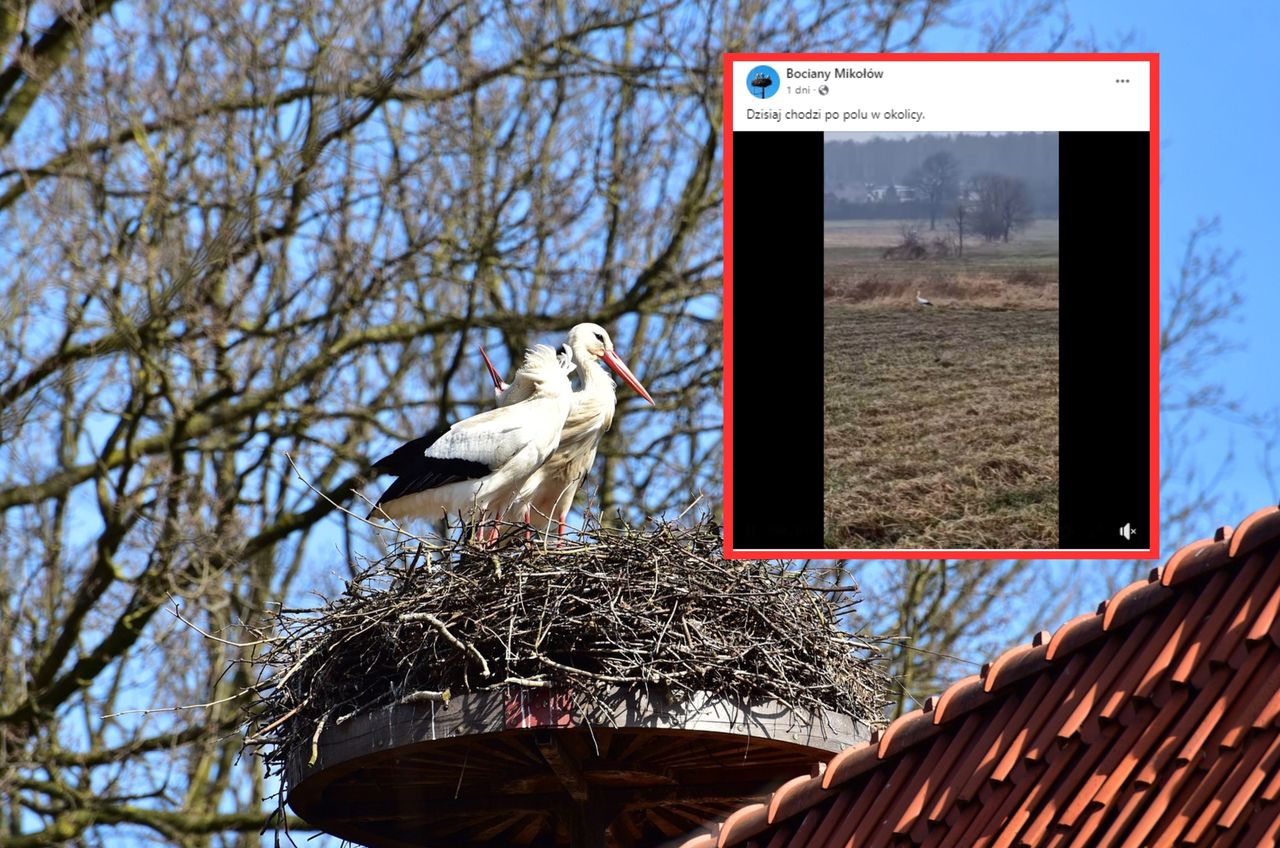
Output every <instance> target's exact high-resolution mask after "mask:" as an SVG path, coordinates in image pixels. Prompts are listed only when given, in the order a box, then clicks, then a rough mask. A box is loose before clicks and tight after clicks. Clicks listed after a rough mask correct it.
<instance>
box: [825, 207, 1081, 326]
mask: <svg viewBox="0 0 1280 848" xmlns="http://www.w3.org/2000/svg"><path fill="white" fill-rule="evenodd" d="M903 223H904V222H903V221H892V220H888V221H827V222H826V226H825V228H824V231H823V257H824V261H823V294H824V296H825V298H826V300H827V302H828V303H846V304H857V305H867V306H872V305H878V306H888V305H893V304H901V305H904V306H911V305H914V303H915V294H916V291H917V290H920V291H922V292H923V293H924V296H925V297H927V298H929V299H930V300H932V301H934V302H935V303H938V304H939V305H942V304H943V303H956V302H964V303H967V304H970V305H974V306H991V307H1004V308H1011V309H1021V308H1031V309H1052V308H1056V307H1057V305H1058V222H1057V220H1048V221H1037V222H1035V223H1034V224H1032V225H1031V226H1030V227H1029V228H1027V229H1026V230H1024V231H1023V232H1021V233H1018V234H1017V235H1016V236H1015V238H1014V239H1013V240H1012V241H1010V242H1008V243H1007V244H1006V243H1005V242H984V241H982V240H981V239H976V238H970V237H966V238H965V244H964V256H963V258H956V257H950V258H945V259H943V258H937V257H936V256H934V255H933V254H932V252H931V254H930V256H929V257H928V258H925V259H917V260H908V259H890V258H886V257H885V256H884V251H885V249H886V248H888V247H891V246H892V245H894V244H897V243H898V242H899V241H900V240H901V227H902V224H903ZM920 235H921V237H922V239H923V240H924V242H925V244H926V245H928V244H929V243H930V242H931V240H932V239H933V238H936V237H942V236H946V235H947V233H946V231H945V228H943V227H942V225H941V223H940V224H939V229H938V230H936V231H935V232H932V233H930V232H929V230H928V223H927V222H926V223H925V224H924V226H923V227H921V228H920Z"/></svg>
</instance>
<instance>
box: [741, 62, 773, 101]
mask: <svg viewBox="0 0 1280 848" xmlns="http://www.w3.org/2000/svg"><path fill="white" fill-rule="evenodd" d="M747 89H748V90H749V91H750V92H751V93H752V94H754V95H755V96H756V97H759V98H760V99H761V100H765V99H767V98H770V97H772V96H773V95H775V94H777V93H778V72H777V71H775V70H774V69H773V68H771V67H769V66H768V65H757V66H756V67H754V68H752V69H751V73H749V74H747Z"/></svg>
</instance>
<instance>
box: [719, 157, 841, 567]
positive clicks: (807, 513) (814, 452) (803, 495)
mask: <svg viewBox="0 0 1280 848" xmlns="http://www.w3.org/2000/svg"><path fill="white" fill-rule="evenodd" d="M822 138H823V136H822V133H819V132H739V133H734V135H733V340H734V341H733V354H734V362H733V440H734V448H733V541H734V547H735V548H739V549H742V548H762V549H770V550H796V549H802V548H809V549H812V548H821V547H823V511H822V485H823V483H822V474H823V435H822V428H823V423H822V391H823V380H822V167H823V163H822Z"/></svg>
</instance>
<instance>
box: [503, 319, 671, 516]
mask: <svg viewBox="0 0 1280 848" xmlns="http://www.w3.org/2000/svg"><path fill="white" fill-rule="evenodd" d="M566 346H567V347H568V348H569V354H570V356H571V357H572V359H573V365H574V366H576V368H577V371H578V375H579V376H580V377H581V379H582V388H581V389H580V390H579V391H576V392H574V393H573V404H572V406H571V407H570V410H569V415H568V417H567V419H566V420H565V423H564V429H563V431H562V432H561V434H560V444H559V447H557V448H556V450H555V452H554V453H552V455H551V456H550V457H549V458H548V459H547V461H546V462H545V463H543V464H542V465H541V466H540V467H539V468H538V469H537V470H536V471H534V472H533V473H532V474H531V475H530V476H529V477H528V479H527V480H525V482H524V484H523V485H522V486H521V487H520V491H519V492H518V493H517V495H516V505H517V508H518V509H519V508H523V511H524V520H525V521H527V522H529V523H530V524H533V525H534V526H535V527H537V528H539V529H545V530H547V531H548V532H550V529H551V527H552V526H556V527H557V529H558V530H559V533H560V535H561V536H563V535H564V532H565V521H566V520H567V519H568V517H569V509H570V508H571V507H572V506H573V498H574V495H576V494H577V493H578V488H579V487H580V486H581V485H582V481H583V479H584V478H585V477H586V476H587V472H588V471H590V470H591V466H592V464H594V463H595V459H596V450H597V449H598V448H599V446H600V439H601V437H603V436H604V434H605V432H606V431H607V430H608V429H609V427H610V426H612V424H613V414H614V411H615V410H616V409H617V405H618V398H617V394H616V393H615V391H614V386H613V380H611V379H609V375H608V374H606V373H605V370H604V368H602V367H601V366H600V363H601V362H602V361H603V362H604V364H605V365H608V366H609V368H611V369H612V370H613V372H614V373H615V374H617V375H618V376H619V377H621V378H622V380H623V382H625V383H626V384H627V385H628V386H630V387H631V388H633V389H635V391H636V392H637V393H638V394H639V395H640V396H641V397H643V398H644V399H645V400H647V401H648V402H649V403H650V404H652V403H653V402H654V401H653V398H652V397H651V396H650V395H649V392H648V391H646V390H645V387H644V386H643V385H641V384H640V381H639V380H638V379H637V378H636V375H635V374H632V373H631V369H630V368H628V367H627V366H626V364H625V363H624V362H623V361H622V359H621V358H620V357H619V356H618V354H617V351H615V350H614V347H613V340H612V339H611V338H609V332H608V331H607V330H605V328H604V327H601V326H600V325H599V324H578V325H576V326H575V327H574V328H573V329H571V330H570V331H569V341H568V344H567V345H566ZM481 354H482V355H484V360H485V364H486V365H487V366H488V368H489V376H490V377H492V378H493V385H494V390H495V391H497V392H498V403H499V404H516V403H521V402H523V398H524V396H525V393H526V392H527V389H526V388H525V387H524V386H522V385H521V376H520V374H519V373H517V374H516V378H515V379H514V380H513V381H512V383H511V385H510V386H508V385H507V384H506V383H504V382H503V381H502V377H501V376H500V375H499V374H498V371H497V369H496V368H494V367H493V363H492V362H490V361H489V357H488V355H487V354H484V350H483V349H481ZM552 522H554V525H553V523H552Z"/></svg>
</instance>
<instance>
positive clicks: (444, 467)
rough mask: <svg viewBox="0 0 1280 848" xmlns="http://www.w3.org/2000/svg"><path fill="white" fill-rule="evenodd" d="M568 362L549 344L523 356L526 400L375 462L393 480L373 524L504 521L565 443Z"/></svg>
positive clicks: (568, 404)
mask: <svg viewBox="0 0 1280 848" xmlns="http://www.w3.org/2000/svg"><path fill="white" fill-rule="evenodd" d="M573 369H574V365H573V362H572V361H571V360H569V358H568V356H565V357H563V358H557V356H556V352H555V351H554V350H553V349H552V348H550V347H548V346H547V345H535V346H534V347H533V348H532V349H530V350H529V351H527V352H526V353H525V357H524V364H523V365H522V366H521V367H520V370H519V371H517V372H516V382H517V383H518V384H519V385H520V386H521V387H522V388H523V389H524V390H525V391H526V395H525V396H524V397H523V398H522V399H520V400H518V401H514V402H512V403H511V404H509V405H508V406H504V407H501V408H499V409H491V410H489V411H487V412H481V413H479V414H478V415H473V416H471V417H470V418H466V419H463V420H462V421H459V422H458V423H456V424H454V425H453V426H452V427H450V428H449V429H448V430H447V431H445V432H443V433H439V432H436V433H429V434H427V435H426V436H423V437H422V438H419V439H414V440H413V441H411V442H409V443H407V444H405V445H402V446H401V447H399V448H398V449H396V451H394V452H393V453H391V454H389V455H388V456H385V457H383V458H382V459H380V460H378V461H377V462H375V463H374V464H373V468H374V470H375V471H383V472H388V473H391V474H395V475H396V480H395V481H394V482H393V483H392V484H391V485H390V486H389V487H387V490H386V491H385V492H383V493H382V497H380V498H378V504H377V506H376V507H374V509H373V511H372V512H371V513H370V514H369V515H370V517H371V518H373V517H381V518H392V519H397V520H402V519H405V518H419V517H420V518H440V517H442V516H443V517H446V518H447V517H448V516H451V515H455V514H458V513H462V514H463V515H464V516H466V517H468V518H470V519H472V520H476V521H482V520H484V519H486V518H488V517H493V518H496V519H501V518H502V517H503V515H504V513H505V512H506V511H507V509H508V508H509V507H510V505H511V503H512V501H513V500H514V499H515V497H516V495H517V493H518V492H519V491H520V487H521V485H522V484H523V483H524V482H525V481H526V480H527V479H528V478H529V475H531V474H532V473H533V472H534V471H536V470H537V469H538V467H539V466H540V465H542V464H543V462H545V461H546V459H547V457H549V456H550V455H551V453H552V451H554V450H555V449H556V446H557V445H558V444H559V443H560V432H561V430H562V429H563V428H564V423H565V418H566V417H567V416H568V414H569V410H570V408H571V407H572V406H573V387H572V385H570V383H569V372H571V371H572V370H573Z"/></svg>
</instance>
